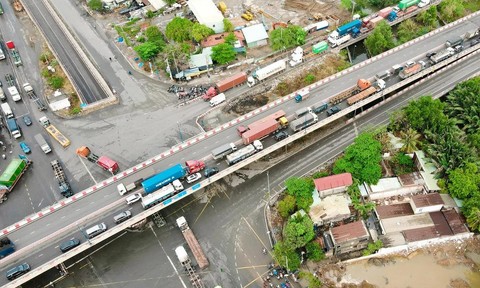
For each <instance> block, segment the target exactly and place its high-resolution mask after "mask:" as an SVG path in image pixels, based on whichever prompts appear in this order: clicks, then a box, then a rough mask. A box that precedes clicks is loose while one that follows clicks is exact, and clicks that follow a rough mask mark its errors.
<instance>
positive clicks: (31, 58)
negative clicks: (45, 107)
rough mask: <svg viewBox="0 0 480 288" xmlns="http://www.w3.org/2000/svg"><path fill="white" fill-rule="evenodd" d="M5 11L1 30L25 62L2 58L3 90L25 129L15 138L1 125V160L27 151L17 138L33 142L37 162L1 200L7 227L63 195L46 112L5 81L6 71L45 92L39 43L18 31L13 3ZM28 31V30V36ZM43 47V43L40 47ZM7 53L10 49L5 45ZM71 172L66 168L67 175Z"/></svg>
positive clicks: (0, 163) (0, 218)
mask: <svg viewBox="0 0 480 288" xmlns="http://www.w3.org/2000/svg"><path fill="white" fill-rule="evenodd" d="M3 8H4V10H5V13H4V14H3V15H2V16H1V17H0V33H1V38H2V39H3V41H2V43H3V42H4V41H9V40H11V41H13V42H14V43H15V46H16V47H17V50H18V51H19V53H20V56H21V58H22V62H23V66H20V67H16V66H14V65H13V62H12V61H10V59H9V58H11V57H10V56H7V59H5V60H2V61H0V78H1V81H2V83H3V90H4V92H5V95H7V99H8V100H7V101H8V103H9V105H10V107H11V108H12V111H13V112H14V114H15V117H16V119H17V124H18V125H19V126H20V128H21V129H22V135H23V136H22V137H21V138H19V139H14V138H11V137H10V134H9V132H8V130H7V129H2V131H1V134H2V141H3V142H4V143H6V144H7V145H6V146H7V150H6V151H5V152H6V153H5V154H6V155H7V159H6V160H3V159H1V160H0V169H1V170H2V171H3V169H5V167H6V166H7V165H8V164H9V163H10V160H11V159H12V158H15V157H18V154H24V153H23V152H22V151H21V149H20V147H19V144H18V142H20V141H24V142H26V143H27V145H29V146H30V149H31V150H32V153H31V154H29V155H28V157H29V158H30V159H31V160H32V161H33V162H34V165H33V166H32V167H31V168H30V169H29V170H28V171H27V172H26V174H25V175H24V176H23V177H22V179H21V180H20V181H19V183H18V184H17V186H16V187H15V189H14V191H13V192H12V193H10V194H9V196H8V200H7V202H5V203H2V204H1V206H0V207H1V208H0V226H2V227H6V226H8V225H11V224H12V223H14V222H16V221H18V220H20V219H22V218H23V217H25V215H29V214H31V213H35V212H38V211H40V210H41V209H43V208H45V207H46V206H49V205H51V204H52V203H54V202H56V201H58V200H60V199H62V198H63V197H62V196H61V195H60V193H59V190H58V187H57V182H56V180H55V178H54V175H53V170H52V168H51V167H50V161H52V160H53V159H58V155H57V152H58V151H59V150H58V149H59V147H60V145H57V143H56V142H55V141H54V140H52V139H51V138H50V136H49V135H48V134H47V133H46V131H45V129H43V127H41V126H40V125H39V124H38V123H37V120H36V119H38V118H39V117H40V116H41V115H43V114H44V113H43V112H39V111H38V110H37V108H36V105H34V104H33V103H32V102H31V101H30V100H29V99H28V97H26V95H22V101H20V102H14V101H13V100H12V99H11V98H10V95H9V94H8V90H7V86H8V85H7V83H6V81H5V77H4V76H5V74H7V73H9V74H11V75H13V76H14V77H15V78H16V80H17V89H18V90H19V91H20V92H21V94H23V92H22V90H21V87H20V85H22V84H23V83H25V82H29V83H30V84H31V85H32V86H33V87H34V89H35V91H36V93H37V95H39V96H42V93H43V91H42V90H41V87H42V86H41V85H40V74H39V72H38V69H36V68H37V67H38V55H37V53H36V51H35V48H39V46H41V45H39V46H35V45H36V43H32V42H31V39H28V38H27V37H23V34H22V33H18V31H19V30H18V28H16V27H20V26H22V22H21V21H20V20H19V19H18V18H17V16H16V15H15V14H14V12H13V10H12V7H11V6H10V5H4V7H3ZM26 35H27V34H25V36H26ZM40 48H41V47H40ZM3 50H4V52H5V54H6V55H8V50H6V49H3ZM24 115H28V116H30V118H31V119H32V122H33V124H32V125H31V126H28V127H27V126H26V125H25V124H24V122H23V120H22V117H23V116H24ZM37 133H41V134H42V135H43V136H44V138H45V139H46V140H47V142H49V144H50V146H51V148H52V150H53V152H51V153H50V154H48V155H46V154H44V153H43V151H42V150H41V149H40V147H39V146H38V144H37V143H36V141H35V140H34V138H33V137H34V136H35V135H36V134H37ZM70 176H71V175H70V174H69V173H68V171H67V177H70Z"/></svg>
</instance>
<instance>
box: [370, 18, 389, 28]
mask: <svg viewBox="0 0 480 288" xmlns="http://www.w3.org/2000/svg"><path fill="white" fill-rule="evenodd" d="M382 21H385V19H384V18H383V17H382V16H378V17H375V18H373V19H372V20H370V22H368V27H369V28H370V29H374V28H375V27H377V25H378V23H380V22H382Z"/></svg>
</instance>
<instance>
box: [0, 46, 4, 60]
mask: <svg viewBox="0 0 480 288" xmlns="http://www.w3.org/2000/svg"><path fill="white" fill-rule="evenodd" d="M4 59H5V53H3V50H2V48H1V47H0V60H4Z"/></svg>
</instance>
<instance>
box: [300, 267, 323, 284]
mask: <svg viewBox="0 0 480 288" xmlns="http://www.w3.org/2000/svg"><path fill="white" fill-rule="evenodd" d="M299 275H300V278H301V279H305V280H307V282H308V288H320V287H322V282H321V281H320V279H318V278H317V277H316V276H314V275H313V274H312V273H310V272H307V271H300V273H299Z"/></svg>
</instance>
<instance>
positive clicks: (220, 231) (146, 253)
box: [26, 59, 480, 288]
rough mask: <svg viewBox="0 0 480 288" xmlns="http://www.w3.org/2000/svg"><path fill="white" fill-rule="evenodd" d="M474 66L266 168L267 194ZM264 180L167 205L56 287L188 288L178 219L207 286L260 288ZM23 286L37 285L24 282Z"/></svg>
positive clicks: (404, 96) (461, 67)
mask: <svg viewBox="0 0 480 288" xmlns="http://www.w3.org/2000/svg"><path fill="white" fill-rule="evenodd" d="M479 63H480V59H476V60H475V61H471V62H470V63H464V64H462V65H459V66H458V67H454V68H452V69H451V70H449V71H447V72H444V73H442V74H441V75H438V76H437V77H435V78H432V79H431V80H428V81H425V82H424V83H422V84H421V85H419V86H418V87H416V88H413V89H412V90H410V91H408V92H406V93H403V94H402V95H400V96H398V97H397V98H395V99H394V100H392V101H390V102H387V103H386V104H384V105H383V106H382V107H380V108H379V109H377V110H375V112H374V113H369V114H367V115H365V116H364V117H362V118H359V119H357V120H356V121H354V122H353V123H350V124H348V125H345V126H344V127H342V128H341V129H339V130H337V131H335V132H333V133H331V134H330V135H328V136H326V137H324V138H323V139H321V140H319V141H317V142H315V143H314V144H313V145H311V146H309V147H308V148H306V149H304V150H302V151H301V152H300V153H297V154H295V155H293V156H292V157H289V158H288V159H286V160H284V161H283V162H281V163H278V164H277V165H275V166H274V167H272V168H270V169H269V170H268V172H269V180H270V190H271V191H272V194H273V193H276V192H278V191H281V190H282V188H283V183H284V181H285V180H286V179H287V178H289V177H292V176H303V175H305V174H307V173H309V172H310V171H315V170H316V169H318V167H319V166H322V165H323V164H324V163H325V162H327V161H328V160H330V159H331V158H332V157H335V156H336V155H338V154H339V153H341V151H343V150H344V149H345V147H346V146H348V145H349V144H351V143H352V142H353V140H354V138H355V137H356V135H358V133H360V132H362V131H365V130H368V129H372V128H373V127H378V126H382V125H386V124H387V123H388V121H389V116H390V113H391V112H392V111H394V110H397V109H400V108H401V107H402V106H404V105H406V104H407V102H408V101H410V100H411V99H414V98H418V97H419V96H422V95H429V94H431V95H434V96H437V94H438V93H441V92H443V91H445V90H448V89H451V88H452V87H453V86H455V84H456V83H458V82H461V81H464V80H466V79H468V78H469V77H471V75H472V74H473V73H478V72H479V70H480V69H479V68H478V67H479V65H478V64H479ZM267 182H268V180H267V175H266V173H265V171H257V175H255V176H254V177H252V178H251V179H249V180H248V181H247V182H245V183H243V184H240V185H238V186H233V187H232V186H230V184H229V183H226V182H223V181H222V182H220V183H219V185H215V186H216V190H217V194H216V195H215V196H214V197H213V198H211V199H210V201H209V202H207V201H206V200H205V199H204V201H184V202H182V203H178V204H176V205H172V206H170V207H168V208H166V209H164V210H163V211H162V214H163V215H165V218H166V220H167V225H166V226H164V227H162V228H153V229H147V230H146V231H144V232H141V233H125V234H121V235H119V236H118V238H115V239H112V242H111V243H109V244H107V245H105V246H104V247H102V249H101V250H98V251H95V252H94V253H92V254H90V255H88V254H85V255H81V256H80V257H78V258H83V257H86V256H87V255H88V257H87V258H85V259H84V260H81V261H80V262H79V263H78V264H77V265H76V266H74V267H72V268H71V269H70V270H69V271H70V272H71V273H72V274H71V275H70V276H68V277H67V278H66V279H65V280H63V281H62V282H59V283H57V284H56V286H57V287H77V286H80V285H81V286H96V285H100V286H102V285H103V286H109V287H140V286H141V287H184V286H183V284H182V282H181V280H179V275H180V276H181V278H182V279H183V282H184V283H187V286H186V287H190V286H189V285H188V279H187V277H186V275H185V273H183V271H182V269H181V266H180V264H179V263H178V261H177V259H176V256H175V253H174V249H175V248H176V247H177V246H178V245H184V247H185V248H187V251H188V246H187V245H186V244H185V241H184V239H183V237H182V235H181V233H179V229H178V228H177V227H175V224H174V222H175V219H176V218H177V217H179V216H182V215H184V216H185V217H186V218H187V220H188V221H189V222H190V226H191V228H192V229H193V231H194V232H195V234H196V236H197V237H198V239H199V241H200V243H201V245H202V247H203V248H204V250H205V251H206V254H207V257H208V258H209V261H210V267H209V268H208V269H207V270H206V271H202V272H201V274H200V275H201V277H202V279H203V280H204V282H205V283H206V284H207V287H213V286H215V285H222V287H225V288H228V287H239V286H240V285H241V287H260V285H261V281H260V280H259V276H262V275H264V273H265V272H266V271H267V268H266V267H267V264H268V263H269V262H271V259H270V257H268V256H264V255H263V254H262V253H260V251H261V249H262V247H264V246H266V247H267V248H269V247H270V244H269V241H268V239H267V237H266V230H265V224H264V218H263V213H264V211H263V206H264V204H265V198H266V194H267V190H268V186H267ZM189 200H193V199H192V197H191V198H189ZM212 223H214V225H212ZM119 251H122V253H119ZM191 257H192V256H191ZM78 258H77V259H78ZM72 261H73V259H72ZM66 264H67V265H69V264H70V263H69V262H67V263H66ZM26 287H36V286H34V285H33V284H32V283H28V284H27V285H26Z"/></svg>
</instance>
